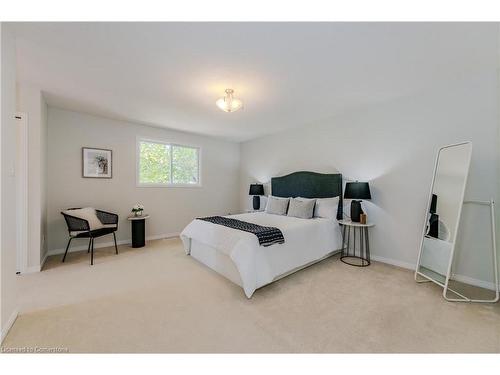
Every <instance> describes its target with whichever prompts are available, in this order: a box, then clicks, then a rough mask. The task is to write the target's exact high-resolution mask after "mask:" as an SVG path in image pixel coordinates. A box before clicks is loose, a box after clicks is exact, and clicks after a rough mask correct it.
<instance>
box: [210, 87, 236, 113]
mask: <svg viewBox="0 0 500 375" xmlns="http://www.w3.org/2000/svg"><path fill="white" fill-rule="evenodd" d="M233 93H234V90H233V89H226V95H225V96H224V97H223V98H220V99H218V100H217V101H216V102H215V104H217V107H219V108H220V109H222V110H223V111H224V112H236V111H237V110H238V109H241V108H242V107H243V102H242V101H241V100H240V99H236V98H235V97H233Z"/></svg>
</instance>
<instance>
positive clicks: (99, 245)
mask: <svg viewBox="0 0 500 375" xmlns="http://www.w3.org/2000/svg"><path fill="white" fill-rule="evenodd" d="M179 234H180V233H165V234H157V235H154V236H148V237H146V241H152V240H161V239H164V238H172V237H178V236H179ZM83 240H86V241H85V245H80V246H71V247H70V249H69V251H68V253H72V252H74V251H82V250H87V249H88V238H83ZM116 243H117V244H118V245H129V244H131V243H132V239H126V240H120V241H116ZM114 245H115V243H114V242H113V241H109V242H100V243H96V244H95V245H94V249H99V248H103V247H111V246H114ZM65 251H66V249H52V250H49V251H48V252H47V256H51V255H59V254H64V252H65Z"/></svg>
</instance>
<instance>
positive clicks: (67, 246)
mask: <svg viewBox="0 0 500 375" xmlns="http://www.w3.org/2000/svg"><path fill="white" fill-rule="evenodd" d="M72 239H73V237H70V238H69V241H68V244H67V245H66V251H65V252H64V256H63V258H62V262H63V263H64V261H65V260H66V255H68V250H69V244H70V243H71V240H72Z"/></svg>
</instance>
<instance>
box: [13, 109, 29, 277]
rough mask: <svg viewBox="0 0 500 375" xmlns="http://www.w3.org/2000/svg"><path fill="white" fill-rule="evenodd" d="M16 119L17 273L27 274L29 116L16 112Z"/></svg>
mask: <svg viewBox="0 0 500 375" xmlns="http://www.w3.org/2000/svg"><path fill="white" fill-rule="evenodd" d="M14 118H15V120H16V141H17V132H18V129H19V130H20V133H19V135H20V144H19V146H20V149H19V150H17V147H16V190H17V195H16V203H17V204H16V207H17V208H16V211H17V212H16V221H17V225H16V227H17V230H16V232H17V233H16V242H17V246H16V249H17V251H16V272H17V273H25V272H26V271H27V269H28V152H29V149H28V114H27V113H23V112H16V114H15V116H14ZM16 143H17V142H16ZM16 146H17V144H16Z"/></svg>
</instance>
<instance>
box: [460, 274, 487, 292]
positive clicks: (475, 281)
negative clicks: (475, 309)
mask: <svg viewBox="0 0 500 375" xmlns="http://www.w3.org/2000/svg"><path fill="white" fill-rule="evenodd" d="M452 279H453V280H456V281H459V282H461V283H465V284H469V285H473V286H477V287H479V288H484V289H490V290H495V283H494V282H491V281H485V280H479V279H474V278H472V277H469V276H464V275H453V277H452Z"/></svg>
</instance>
